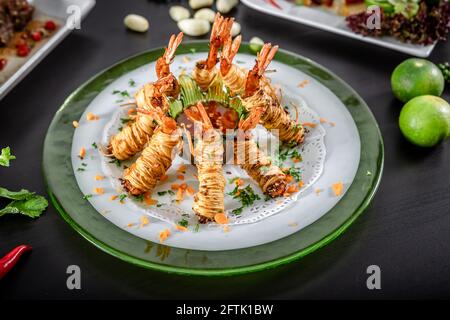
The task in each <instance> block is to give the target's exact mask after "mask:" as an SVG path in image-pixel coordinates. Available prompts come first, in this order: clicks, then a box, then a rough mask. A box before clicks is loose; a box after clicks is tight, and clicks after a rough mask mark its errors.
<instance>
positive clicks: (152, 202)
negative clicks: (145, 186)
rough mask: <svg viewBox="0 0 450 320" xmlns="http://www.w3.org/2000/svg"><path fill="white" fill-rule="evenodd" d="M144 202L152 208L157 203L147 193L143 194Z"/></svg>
mask: <svg viewBox="0 0 450 320" xmlns="http://www.w3.org/2000/svg"><path fill="white" fill-rule="evenodd" d="M144 202H145V204H146V205H148V206H153V205H155V204H157V203H158V200H155V199H152V195H151V194H150V193H149V192H146V193H144Z"/></svg>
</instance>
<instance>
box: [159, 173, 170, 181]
mask: <svg viewBox="0 0 450 320" xmlns="http://www.w3.org/2000/svg"><path fill="white" fill-rule="evenodd" d="M167 179H169V176H168V175H167V174H164V175H163V176H162V177H161V178H160V179H159V181H161V182H164V181H166V180H167Z"/></svg>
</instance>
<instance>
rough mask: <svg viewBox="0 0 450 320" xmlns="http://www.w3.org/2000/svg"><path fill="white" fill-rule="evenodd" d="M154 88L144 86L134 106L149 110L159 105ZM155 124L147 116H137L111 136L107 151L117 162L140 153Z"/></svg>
mask: <svg viewBox="0 0 450 320" xmlns="http://www.w3.org/2000/svg"><path fill="white" fill-rule="evenodd" d="M154 95H155V86H154V85H153V84H150V83H149V84H146V85H144V87H142V88H141V89H139V90H138V91H137V92H136V94H135V99H136V105H137V106H138V107H139V108H142V109H149V108H150V106H152V105H159V106H160V105H161V104H162V101H159V99H156V98H154ZM155 126H156V124H155V122H154V121H153V119H152V118H151V117H148V116H139V115H138V116H137V117H136V118H135V119H132V120H130V121H129V122H128V123H127V125H126V126H125V127H124V128H123V129H122V131H120V132H119V133H117V134H116V135H115V136H113V137H112V138H111V140H110V144H109V151H110V152H111V154H112V155H113V156H114V157H115V158H116V159H119V160H127V159H129V158H131V157H132V156H134V155H135V154H136V153H138V152H140V151H142V149H144V147H145V145H146V144H147V142H148V140H149V139H150V137H151V136H152V134H153V130H154V129H155Z"/></svg>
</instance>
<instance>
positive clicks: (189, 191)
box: [186, 186, 195, 196]
mask: <svg viewBox="0 0 450 320" xmlns="http://www.w3.org/2000/svg"><path fill="white" fill-rule="evenodd" d="M186 193H187V194H188V195H190V196H192V195H193V194H194V193H195V189H194V188H193V187H191V186H188V187H187V189H186Z"/></svg>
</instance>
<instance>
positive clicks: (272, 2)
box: [266, 0, 283, 10]
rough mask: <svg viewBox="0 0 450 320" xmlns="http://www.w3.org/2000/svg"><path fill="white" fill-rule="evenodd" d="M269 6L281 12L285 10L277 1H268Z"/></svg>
mask: <svg viewBox="0 0 450 320" xmlns="http://www.w3.org/2000/svg"><path fill="white" fill-rule="evenodd" d="M266 1H267V2H268V3H269V4H271V5H272V6H274V7H275V8H278V9H280V10H283V8H282V7H281V6H280V5H279V4H278V3H277V2H276V1H275V0H266Z"/></svg>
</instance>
